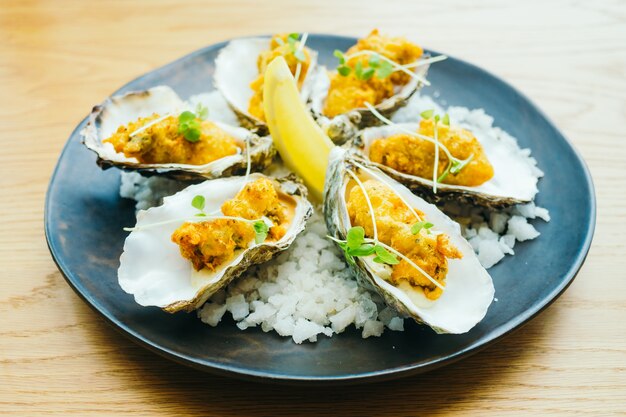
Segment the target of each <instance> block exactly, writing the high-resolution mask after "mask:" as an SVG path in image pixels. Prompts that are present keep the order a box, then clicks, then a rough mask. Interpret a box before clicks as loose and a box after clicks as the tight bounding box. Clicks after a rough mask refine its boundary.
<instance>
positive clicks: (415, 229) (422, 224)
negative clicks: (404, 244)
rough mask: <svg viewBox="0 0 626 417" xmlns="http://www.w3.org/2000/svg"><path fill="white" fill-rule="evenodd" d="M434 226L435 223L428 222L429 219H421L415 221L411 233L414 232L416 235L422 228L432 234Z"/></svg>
mask: <svg viewBox="0 0 626 417" xmlns="http://www.w3.org/2000/svg"><path fill="white" fill-rule="evenodd" d="M433 226H434V224H432V223H430V222H427V221H424V220H422V221H419V222H417V223H415V224H414V225H413V226H412V227H411V233H413V234H414V235H416V234H418V233H419V232H420V231H421V230H422V229H424V230H426V233H428V234H430V229H431V228H432V227H433Z"/></svg>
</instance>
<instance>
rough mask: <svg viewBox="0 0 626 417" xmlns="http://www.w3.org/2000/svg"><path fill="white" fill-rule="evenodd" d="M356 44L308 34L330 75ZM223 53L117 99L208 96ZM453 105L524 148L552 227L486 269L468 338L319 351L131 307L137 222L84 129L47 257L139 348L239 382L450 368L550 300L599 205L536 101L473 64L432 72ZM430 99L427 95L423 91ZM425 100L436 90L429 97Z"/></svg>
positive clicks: (343, 342)
mask: <svg viewBox="0 0 626 417" xmlns="http://www.w3.org/2000/svg"><path fill="white" fill-rule="evenodd" d="M354 42H355V39H353V38H346V37H338V36H332V35H312V36H311V37H310V38H309V45H310V46H311V47H312V48H314V49H317V50H318V51H319V52H320V59H321V62H322V64H327V65H334V58H333V57H332V52H333V50H334V49H336V48H338V49H342V50H345V49H346V48H348V47H349V46H350V45H351V44H353V43H354ZM223 45H224V44H217V45H213V46H209V47H207V48H205V49H202V50H200V51H197V52H194V53H192V54H190V55H187V56H185V57H183V58H181V59H179V60H177V61H175V62H173V63H171V64H169V65H166V66H165V67H163V68H159V69H157V70H154V71H152V72H150V73H148V74H146V75H144V76H141V77H139V78H137V79H136V80H134V81H131V82H130V83H128V84H127V85H125V86H124V87H122V88H121V89H120V90H118V91H117V92H116V93H120V92H125V91H129V90H140V89H145V88H148V87H152V86H155V85H158V84H167V85H170V86H172V87H173V88H174V89H175V90H176V91H177V92H178V93H179V94H181V96H183V97H187V96H189V95H192V94H194V93H197V92H200V91H206V90H208V89H210V88H211V77H212V74H213V69H214V66H213V62H214V59H215V57H216V55H217V53H218V51H219V49H220V48H221V47H222V46H223ZM429 75H430V76H429V79H430V80H431V82H432V84H433V86H434V88H436V89H437V90H438V91H439V92H440V94H441V95H440V97H441V99H443V100H445V101H446V102H447V103H448V104H455V105H462V106H466V107H469V108H484V109H485V111H486V112H487V113H489V114H491V115H492V116H494V117H495V121H496V122H495V123H496V125H498V126H500V127H502V128H503V129H505V130H506V131H508V132H509V133H511V134H512V135H514V136H516V137H517V138H518V140H519V142H520V145H521V146H522V147H529V148H531V149H532V150H533V155H534V156H535V157H536V158H537V160H538V161H539V166H540V167H541V169H543V170H544V171H545V173H546V176H545V178H543V179H542V180H541V181H540V183H539V189H540V193H539V196H538V198H537V203H538V204H539V205H541V206H543V207H546V208H548V209H549V210H550V213H551V214H552V221H550V222H549V223H543V222H538V224H537V225H536V227H537V229H538V230H539V231H540V232H541V236H540V237H539V238H538V239H536V240H534V241H531V242H528V243H521V244H518V245H516V247H515V252H516V254H515V256H514V257H507V258H506V259H504V260H503V261H502V262H501V263H500V264H498V265H497V266H495V267H494V268H492V269H491V270H490V273H491V275H492V277H493V280H494V284H495V287H496V297H497V299H498V301H497V302H494V303H493V304H492V306H491V307H490V308H489V311H488V313H487V316H486V317H485V318H484V320H483V321H482V322H481V323H480V324H479V325H477V326H476V327H475V328H474V329H472V331H470V332H469V333H467V334H464V335H437V334H435V333H434V332H432V331H431V330H429V329H427V328H423V327H420V326H418V325H416V324H415V323H408V322H407V325H406V330H405V331H404V332H402V333H399V332H389V331H388V332H385V334H384V335H383V337H380V338H369V339H366V340H363V339H361V337H360V334H359V332H356V331H354V330H351V331H347V332H346V333H344V334H341V335H337V336H335V337H333V338H332V339H328V338H325V337H321V340H320V341H319V342H318V343H315V344H309V343H304V344H302V345H296V344H294V343H293V342H292V341H291V339H289V338H282V337H279V336H277V335H276V334H273V333H263V332H262V331H261V330H260V329H248V330H246V331H240V330H238V329H237V327H235V326H234V324H233V323H232V321H230V320H228V319H227V320H225V321H224V322H222V323H221V324H220V325H219V326H218V327H216V328H212V327H209V326H207V325H205V324H202V323H201V322H200V320H198V319H197V318H196V316H195V314H185V313H180V314H175V315H170V314H167V313H164V312H162V311H161V310H159V309H157V308H144V307H140V306H139V305H137V304H135V302H134V301H133V298H132V296H130V295H128V294H126V293H124V292H123V291H122V290H121V289H120V287H119V286H118V284H117V267H118V259H119V256H120V254H121V252H122V246H123V243H124V238H125V237H126V233H125V232H123V231H122V227H124V226H129V225H133V224H134V222H135V217H134V211H133V202H131V201H129V200H125V199H122V198H120V197H119V194H118V188H119V172H118V171H117V170H115V169H110V170H107V171H101V170H100V169H99V168H98V167H97V166H96V163H95V156H94V155H93V154H92V153H91V152H89V151H88V150H87V149H86V148H85V147H84V146H83V145H82V144H81V143H80V136H79V131H80V130H81V129H82V127H83V126H84V124H85V120H83V121H82V122H81V123H80V125H79V126H77V127H76V129H75V130H74V132H73V133H72V135H71V136H70V138H69V140H68V142H67V144H66V146H65V149H64V150H63V153H62V154H61V157H60V158H59V162H58V164H57V167H56V170H55V172H54V175H53V177H52V180H51V182H50V187H49V189H48V194H47V199H46V212H45V228H46V237H47V240H48V246H49V247H50V252H51V253H52V256H53V258H54V260H55V262H56V263H57V265H58V266H59V269H60V270H61V272H62V273H63V275H64V276H65V278H66V279H67V282H68V283H69V284H70V285H71V286H72V288H74V290H75V291H76V292H77V293H78V295H79V296H81V297H82V298H83V299H84V300H85V302H87V304H89V305H90V306H91V307H92V308H93V309H94V310H95V311H96V312H97V313H98V314H99V315H101V316H102V317H103V318H104V319H106V320H107V321H108V322H109V323H111V324H112V325H113V326H114V327H116V328H117V329H119V330H120V331H121V332H122V333H123V334H125V335H127V336H128V337H130V338H131V339H133V340H134V341H136V342H138V343H140V344H141V345H143V346H146V347H147V348H149V349H151V350H152V351H154V352H156V353H158V354H160V355H163V356H165V357H167V358H169V359H173V360H175V361H177V362H180V363H183V364H185V365H190V366H193V367H195V368H199V369H203V370H207V371H211V372H216V373H221V374H227V375H232V376H239V377H246V378H263V379H265V380H282V381H292V382H298V381H307V382H315V381H320V382H322V381H323V382H324V383H329V382H335V383H338V382H346V383H347V382H357V381H362V380H365V379H368V380H373V379H385V378H395V377H399V376H402V375H408V374H413V373H418V372H424V371H427V370H430V369H433V368H436V367H438V366H442V365H444V364H448V363H451V362H453V361H456V360H458V359H461V358H463V357H465V356H468V355H469V354H471V353H474V352H476V351H478V350H479V349H481V348H484V347H485V346H487V345H489V344H490V343H493V342H494V341H496V340H497V339H499V338H500V337H502V336H503V335H505V334H506V333H508V332H510V331H512V330H514V329H515V328H518V327H519V326H521V325H522V324H524V323H525V322H526V321H528V320H529V319H530V318H532V317H533V316H535V315H536V314H537V313H539V312H540V311H541V310H542V309H544V308H545V307H546V306H548V305H549V304H550V303H551V302H552V301H554V300H555V299H556V298H557V297H558V296H559V295H560V294H561V293H562V292H563V291H564V290H565V288H567V286H568V285H569V284H570V283H571V281H572V280H573V279H574V276H575V275H576V273H577V272H578V270H579V268H580V266H581V265H582V263H583V261H584V259H585V256H586V254H587V251H588V250H589V246H590V244H591V238H592V235H593V229H594V225H595V196H594V192H593V185H592V182H591V177H590V176H589V172H588V171H587V169H586V167H585V164H584V162H583V160H582V159H581V158H580V156H579V155H578V154H577V153H576V151H575V150H574V149H573V147H572V146H571V145H570V144H569V143H568V142H567V140H566V139H565V138H564V137H563V135H562V134H561V133H560V132H559V131H558V130H557V129H556V128H555V127H554V126H553V125H552V123H550V122H549V121H548V120H547V118H546V117H545V116H544V115H543V114H542V113H541V111H539V110H538V109H537V108H536V107H535V106H534V105H533V104H532V103H530V102H529V101H528V99H526V98H525V97H524V96H522V95H521V94H520V93H519V92H517V91H516V90H514V89H513V88H512V87H511V86H509V85H508V84H506V83H504V82H503V81H501V80H500V79H498V78H496V77H494V76H493V75H490V74H488V73H487V72H485V71H483V70H481V69H480V68H477V67H475V66H473V65H470V64H468V63H465V62H462V61H459V60H457V59H453V58H451V59H448V60H446V61H444V62H442V63H438V64H436V65H435V66H434V67H433V68H432V70H431V72H430V74H429ZM426 92H427V93H428V92H429V91H428V89H427V90H426ZM430 93H432V91H430Z"/></svg>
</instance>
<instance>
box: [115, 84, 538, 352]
mask: <svg viewBox="0 0 626 417" xmlns="http://www.w3.org/2000/svg"><path fill="white" fill-rule="evenodd" d="M190 101H191V102H192V103H197V102H202V103H203V104H204V105H206V106H207V107H208V108H209V115H210V118H213V119H217V120H220V121H223V122H226V123H230V124H236V123H237V121H236V117H235V116H234V114H233V113H232V111H231V110H230V109H229V108H228V106H227V104H226V102H225V101H224V100H223V98H222V97H221V96H220V95H219V93H216V92H213V93H206V94H200V95H198V96H194V97H192V98H191V99H190ZM428 109H436V111H437V112H443V109H442V108H441V107H440V106H438V105H437V104H436V103H435V102H434V101H433V100H432V99H431V98H430V97H427V96H414V98H412V99H411V100H410V102H409V104H408V105H407V106H406V107H405V108H403V109H401V110H400V111H399V112H398V113H396V115H395V116H394V118H393V119H394V121H396V122H415V121H417V119H418V118H419V114H420V113H421V112H422V111H424V110H428ZM447 112H448V113H449V115H450V118H451V120H452V122H453V123H458V124H460V125H462V126H463V127H465V128H468V129H470V130H472V131H478V130H479V131H480V132H481V134H483V135H497V136H498V137H499V138H500V139H501V140H507V141H512V143H515V144H516V140H515V138H513V137H511V136H510V135H508V134H506V132H504V131H502V130H501V129H499V128H497V127H493V119H492V118H491V117H490V116H488V115H487V114H485V112H484V111H483V110H482V109H479V110H469V109H467V108H463V107H450V108H448V109H447ZM520 152H521V153H523V154H524V155H525V157H527V158H528V159H529V163H531V164H532V165H533V166H535V167H536V161H534V159H533V158H531V157H530V151H527V150H520ZM282 171H283V170H282V169H281V167H280V166H279V167H273V173H274V172H282ZM535 174H536V175H537V177H540V176H542V175H543V173H542V172H541V171H540V170H539V169H538V168H536V169H535ZM185 186H186V184H183V183H180V182H177V181H174V180H169V179H167V178H162V177H159V176H153V177H149V178H145V177H142V176H141V175H139V174H137V173H127V172H122V181H121V187H120V195H121V196H122V197H125V198H130V199H133V200H135V201H136V202H137V204H136V208H137V210H139V209H147V208H149V207H151V206H154V205H159V204H161V203H162V199H163V197H164V196H167V195H171V194H174V193H175V192H177V191H179V190H180V189H182V188H184V187H185ZM443 209H444V211H446V212H447V213H448V214H449V215H450V216H451V217H453V218H455V219H456V220H457V221H458V222H459V223H460V224H461V226H462V231H463V235H464V236H465V238H466V239H468V241H469V242H470V244H471V245H472V247H473V248H474V251H475V252H476V253H477V255H478V258H479V260H480V262H481V263H482V264H483V266H484V267H485V268H490V267H492V266H493V265H495V264H497V263H498V262H500V261H501V260H502V259H503V258H504V257H505V255H507V254H508V255H513V254H514V253H515V252H514V250H513V248H514V247H515V243H516V242H518V241H520V242H521V241H525V240H531V239H534V238H536V237H537V236H539V232H538V231H537V230H536V229H535V228H534V226H533V225H532V224H531V223H529V219H536V218H540V219H542V220H544V221H549V220H550V215H549V213H548V211H547V210H546V209H544V208H541V207H536V206H535V205H534V203H530V204H526V205H520V206H515V207H511V208H508V209H503V210H498V211H493V210H487V209H483V208H480V207H467V206H466V207H461V206H459V205H456V204H454V203H447V204H446V205H445V206H444V207H443ZM325 236H326V226H325V223H324V221H323V219H322V216H321V214H320V211H319V209H318V210H316V212H315V214H314V215H313V216H312V217H311V218H310V219H309V221H308V222H307V227H306V229H305V231H304V232H302V234H301V235H300V236H298V238H297V239H296V240H295V242H294V243H293V245H292V246H291V248H289V249H288V250H287V251H285V252H283V253H282V254H281V255H279V256H278V257H276V258H275V259H273V260H271V261H270V262H267V263H265V264H263V265H259V266H256V267H253V268H251V269H250V270H248V271H247V272H246V273H245V274H244V275H243V276H242V277H240V278H239V279H237V280H236V281H234V282H233V283H231V285H229V286H228V287H227V288H225V289H223V290H221V291H219V292H218V293H216V294H215V295H214V296H213V297H212V298H211V299H210V300H209V301H208V302H207V303H206V304H205V305H204V306H203V307H202V308H201V309H200V310H198V317H199V318H200V319H201V320H202V321H203V322H204V323H206V324H208V325H210V326H217V325H218V324H219V323H220V321H221V320H222V318H223V317H224V316H225V314H226V313H227V312H228V313H230V315H231V316H232V319H233V320H234V321H235V322H236V325H237V327H238V328H240V329H241V330H245V329H247V328H249V327H261V329H262V330H263V331H265V332H269V331H274V332H276V333H277V334H279V335H280V336H285V337H291V338H292V339H293V341H294V342H295V343H302V342H303V341H309V342H316V341H317V340H318V336H319V335H325V336H327V337H331V336H332V335H333V334H337V333H342V332H343V331H345V330H346V329H348V328H349V327H350V326H352V325H353V326H354V327H355V328H356V329H359V330H360V332H361V336H362V337H363V338H367V337H370V336H380V335H382V334H383V332H384V329H385V328H387V329H389V330H394V331H403V330H404V319H403V318H402V317H399V316H398V313H397V312H396V311H395V310H393V309H392V308H389V307H386V306H385V305H384V303H383V301H382V299H381V298H380V296H379V295H377V294H375V293H371V292H369V291H367V290H365V289H363V288H361V287H359V286H358V285H357V284H356V281H355V280H354V279H353V278H352V277H351V276H350V273H349V271H348V269H347V267H346V265H345V262H344V260H343V256H342V255H341V254H340V253H339V251H338V250H337V249H336V248H335V246H334V245H333V244H332V243H331V242H330V241H329V240H328V239H327V238H326V237H325Z"/></svg>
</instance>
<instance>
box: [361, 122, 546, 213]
mask: <svg viewBox="0 0 626 417" xmlns="http://www.w3.org/2000/svg"><path fill="white" fill-rule="evenodd" d="M418 127H419V125H418V124H417V123H398V124H396V125H392V126H379V127H372V128H368V129H365V130H363V131H362V132H361V133H360V135H359V137H358V138H357V139H356V140H355V141H354V142H353V144H352V145H353V149H354V150H355V151H356V153H357V154H358V155H359V156H360V157H361V158H363V159H365V160H367V161H368V163H370V164H372V165H375V166H376V167H378V168H380V169H381V170H382V171H384V172H385V173H386V174H388V175H389V176H391V177H393V178H394V179H395V180H396V181H398V182H400V183H402V184H404V185H405V186H406V187H408V188H409V189H410V190H411V191H413V192H414V193H416V194H419V195H420V196H422V197H423V198H425V199H427V200H428V201H432V202H440V201H446V200H454V201H457V202H466V203H475V204H479V205H483V206H487V207H493V208H497V207H507V206H511V205H514V204H523V203H528V202H530V201H532V200H533V199H534V197H535V195H536V194H537V192H538V189H537V179H538V178H537V175H536V174H535V173H534V171H535V170H536V168H535V167H534V166H533V165H532V164H530V163H529V160H528V155H527V154H525V153H524V151H523V150H521V149H520V148H519V147H518V146H517V145H516V144H515V143H512V142H506V141H503V140H499V139H498V138H494V137H490V136H488V135H481V134H479V133H477V134H476V139H478V141H479V142H480V144H481V145H482V148H483V150H484V151H485V154H486V156H487V158H488V159H489V162H490V163H491V165H492V166H493V170H494V175H493V178H491V179H490V180H489V181H487V182H485V183H483V184H481V185H479V186H475V187H467V186H462V185H452V184H445V183H437V193H434V192H433V181H432V178H431V179H427V178H422V177H418V176H414V175H409V174H406V173H403V172H400V171H397V170H395V169H393V168H390V167H388V166H385V165H382V164H376V163H373V162H371V161H369V154H370V145H371V143H372V142H373V141H374V140H376V139H382V138H387V137H389V136H393V135H396V134H401V133H404V132H403V131H407V130H408V131H411V132H416V131H417V130H418Z"/></svg>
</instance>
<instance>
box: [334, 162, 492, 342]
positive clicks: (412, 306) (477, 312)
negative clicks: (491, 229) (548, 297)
mask: <svg viewBox="0 0 626 417" xmlns="http://www.w3.org/2000/svg"><path fill="white" fill-rule="evenodd" d="M370 169H372V168H370ZM374 170H375V171H376V173H377V174H378V176H379V177H382V178H384V179H385V182H386V183H387V184H389V185H391V186H392V187H393V188H394V189H395V190H396V191H397V192H398V193H399V194H400V195H401V196H402V197H403V198H404V200H405V201H407V202H408V203H409V204H411V205H412V206H413V207H414V208H416V209H418V210H420V211H422V212H423V213H424V215H425V218H426V220H427V221H429V222H431V223H433V224H434V227H433V230H436V231H437V232H443V233H445V234H447V235H448V236H449V237H450V242H451V243H452V244H454V245H455V246H456V247H457V248H458V249H459V250H460V251H461V253H462V254H463V258H462V259H448V267H449V269H448V274H447V276H446V282H445V288H446V289H445V291H444V292H443V294H442V295H441V296H440V297H439V298H438V299H437V300H434V301H433V300H429V299H427V298H426V297H425V296H424V295H423V293H422V291H421V290H419V289H413V288H412V287H411V286H410V285H406V286H402V288H398V287H395V286H393V285H392V284H390V283H389V282H387V281H385V280H384V279H382V278H381V277H380V276H379V274H381V273H382V272H383V271H381V269H380V264H377V263H375V262H373V261H372V259H373V258H374V256H373V255H372V256H370V257H368V258H366V260H365V264H366V267H367V269H368V270H369V272H370V273H371V274H372V276H373V277H374V280H375V282H376V284H377V285H378V286H380V287H381V288H383V289H384V290H386V291H387V292H389V293H391V294H393V295H394V297H395V298H396V299H397V300H398V301H399V302H401V303H402V304H403V305H404V306H406V307H407V309H408V310H409V311H411V312H412V313H413V314H414V315H416V316H418V317H420V319H421V320H422V321H424V322H425V323H427V324H428V325H429V326H431V327H433V328H435V329H436V330H437V331H441V332H444V333H465V332H467V331H469V330H470V329H471V328H472V327H474V326H475V325H476V324H477V323H478V322H479V321H480V320H482V318H483V317H484V316H485V314H486V313H487V309H488V308H489V305H490V304H491V301H492V300H493V296H494V292H495V290H494V287H493V282H492V280H491V276H490V275H489V273H488V272H487V271H486V270H485V268H483V267H482V265H481V264H480V262H479V261H478V258H477V257H476V254H475V253H474V251H473V250H472V247H471V246H470V244H469V243H468V242H467V241H466V240H465V239H464V238H463V237H462V236H461V230H460V227H459V225H458V224H457V223H456V222H454V221H452V220H451V219H450V218H449V217H448V216H446V215H445V214H443V213H442V212H441V211H440V210H439V209H438V208H437V207H436V206H434V205H432V204H429V203H427V202H425V201H424V200H422V199H421V198H419V197H417V196H415V195H414V194H413V193H411V192H410V191H409V190H408V189H407V188H406V187H404V186H402V185H401V184H399V183H398V182H396V181H394V180H392V179H391V178H389V177H387V176H384V174H382V172H380V171H378V170H376V169H375V168H374ZM359 177H360V179H361V180H362V181H363V180H365V179H368V178H371V179H375V180H378V179H377V178H375V177H373V176H371V175H370V174H368V173H367V172H365V171H361V172H360V173H359ZM348 179H349V177H347V178H345V181H344V185H343V188H342V196H344V198H341V199H340V200H341V204H342V205H343V207H341V212H342V213H344V214H345V224H346V225H349V224H350V219H349V216H348V211H347V208H346V206H345V201H346V198H345V196H346V193H347V191H348V190H347V185H348V183H349V181H348Z"/></svg>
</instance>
